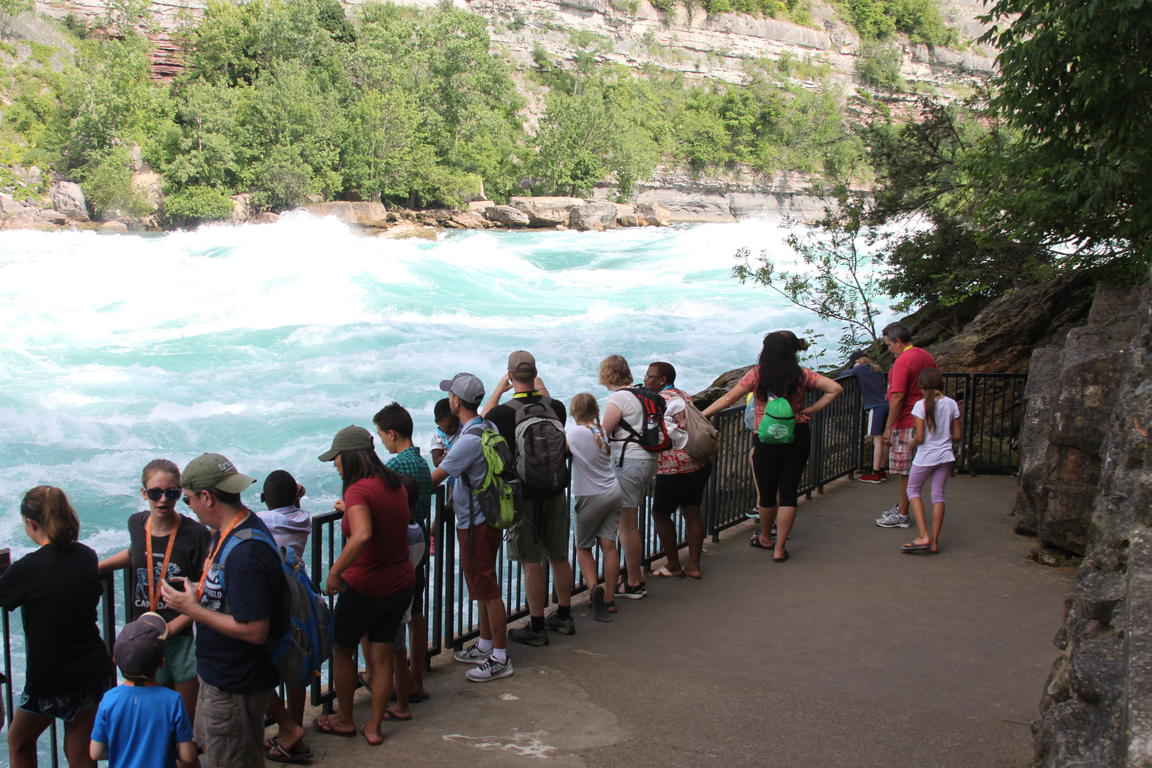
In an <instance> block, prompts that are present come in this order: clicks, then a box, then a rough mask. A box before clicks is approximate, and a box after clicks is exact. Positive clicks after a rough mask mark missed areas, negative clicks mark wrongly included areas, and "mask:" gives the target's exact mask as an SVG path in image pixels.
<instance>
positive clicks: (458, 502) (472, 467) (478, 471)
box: [440, 416, 496, 528]
mask: <svg viewBox="0 0 1152 768" xmlns="http://www.w3.org/2000/svg"><path fill="white" fill-rule="evenodd" d="M485 425H486V426H487V427H488V428H491V429H495V428H496V427H495V425H493V424H490V423H487V422H485V421H484V419H482V418H480V417H479V416H477V417H476V418H474V419H472V421H470V422H468V423H467V424H464V425H463V426H461V427H460V431H459V432H457V433H456V439H455V440H453V441H452V448H451V449H450V450H449V451H448V453H447V454H446V455H445V456H444V459H443V460H442V461H441V462H440V469H442V470H444V471H445V472H447V473H448V474H449V475H450V476H452V477H455V478H460V476H461V475H464V474H467V476H468V482H467V483H466V482H464V481H463V480H460V481H458V482H457V483H456V484H455V485H453V486H452V508H453V509H454V510H455V512H456V527H457V528H471V527H472V526H474V525H480V524H482V523H483V522H484V513H483V512H482V511H481V510H480V504H479V503H478V502H477V501H476V499H475V497H474V496H473V495H472V491H470V490H468V485H469V483H471V485H472V487H473V488H475V487H476V486H478V485H480V483H482V482H484V475H486V474H487V473H488V464H487V462H485V461H484V452H483V450H482V449H481V447H480V432H481V431H482V429H483V427H484V426H485ZM470 433H471V434H470Z"/></svg>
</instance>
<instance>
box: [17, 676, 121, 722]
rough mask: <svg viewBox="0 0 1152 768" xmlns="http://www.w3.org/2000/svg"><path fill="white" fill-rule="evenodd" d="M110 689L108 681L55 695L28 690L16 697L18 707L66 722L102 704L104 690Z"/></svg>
mask: <svg viewBox="0 0 1152 768" xmlns="http://www.w3.org/2000/svg"><path fill="white" fill-rule="evenodd" d="M106 690H108V681H107V680H101V681H100V682H98V683H95V684H92V685H89V686H88V687H87V688H81V689H80V690H78V691H70V692H68V693H60V694H56V695H53V696H29V695H28V693H27V692H24V693H21V694H20V695H19V696H18V697H17V698H16V702H15V703H16V708H17V709H21V710H23V711H25V712H28V713H30V714H33V715H39V716H40V717H55V718H59V719H60V720H63V721H64V722H71V721H72V720H75V719H76V715H78V714H80V713H81V712H83V711H84V710H86V709H95V708H96V707H98V706H100V699H102V698H103V697H104V691H106Z"/></svg>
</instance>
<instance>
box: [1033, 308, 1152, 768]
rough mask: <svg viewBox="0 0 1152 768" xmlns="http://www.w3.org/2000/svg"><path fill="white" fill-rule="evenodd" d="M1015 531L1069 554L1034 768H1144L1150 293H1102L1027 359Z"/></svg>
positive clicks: (1150, 504) (1151, 658) (1150, 498)
mask: <svg viewBox="0 0 1152 768" xmlns="http://www.w3.org/2000/svg"><path fill="white" fill-rule="evenodd" d="M1029 381H1030V387H1031V388H1030V392H1029V397H1030V402H1029V411H1028V418H1027V423H1026V425H1025V430H1024V433H1023V434H1022V436H1021V439H1022V441H1023V442H1024V445H1023V451H1022V454H1023V458H1024V463H1023V466H1022V467H1021V476H1020V492H1019V497H1018V500H1017V505H1016V516H1017V525H1018V527H1029V528H1033V529H1035V530H1036V531H1037V532H1038V533H1039V535H1040V537H1041V539H1042V541H1045V542H1048V543H1054V544H1057V545H1059V546H1062V547H1065V548H1069V549H1072V550H1073V551H1079V552H1082V553H1083V554H1084V559H1083V562H1082V565H1081V566H1080V570H1079V583H1078V585H1077V587H1076V589H1075V591H1074V593H1073V594H1072V596H1071V597H1070V598H1069V600H1068V602H1067V605H1066V611H1065V624H1064V626H1063V627H1062V628H1061V629H1060V631H1059V632H1058V633H1057V636H1056V645H1057V647H1058V648H1059V649H1060V652H1061V653H1060V657H1059V658H1058V659H1057V661H1056V663H1055V665H1054V666H1053V669H1052V673H1051V675H1050V677H1049V679H1048V682H1047V685H1046V686H1045V689H1044V693H1043V698H1042V700H1041V706H1040V709H1041V719H1040V720H1039V721H1038V722H1037V723H1036V724H1035V726H1034V731H1035V734H1036V765H1037V766H1041V767H1043V768H1049V767H1050V768H1056V767H1057V766H1061V767H1063V766H1086V767H1087V766H1091V767H1092V768H1112V767H1113V766H1115V767H1116V768H1120V766H1124V767H1125V768H1149V767H1150V766H1152V453H1150V451H1149V440H1148V435H1149V429H1150V427H1152V289H1150V288H1149V287H1148V286H1145V287H1143V288H1139V289H1101V290H1100V291H1099V292H1098V293H1097V297H1096V301H1095V303H1094V306H1093V311H1092V315H1091V317H1090V321H1089V324H1088V325H1086V326H1084V327H1083V328H1081V329H1077V330H1074V331H1072V332H1071V333H1070V334H1069V335H1068V340H1067V343H1066V344H1065V345H1064V346H1063V347H1062V348H1048V349H1040V350H1037V351H1036V354H1035V355H1034V357H1033V368H1032V372H1031V375H1030V379H1029Z"/></svg>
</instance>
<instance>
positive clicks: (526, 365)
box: [508, 349, 536, 376]
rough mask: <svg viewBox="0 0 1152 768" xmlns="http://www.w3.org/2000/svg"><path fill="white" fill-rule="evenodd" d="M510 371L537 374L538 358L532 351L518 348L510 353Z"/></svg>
mask: <svg viewBox="0 0 1152 768" xmlns="http://www.w3.org/2000/svg"><path fill="white" fill-rule="evenodd" d="M508 373H530V374H532V375H533V376H535V375H536V358H534V357H532V353H531V352H526V351H524V350H523V349H518V350H516V351H515V352H513V353H512V354H510V355H508Z"/></svg>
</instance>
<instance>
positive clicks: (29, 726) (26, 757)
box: [8, 709, 52, 768]
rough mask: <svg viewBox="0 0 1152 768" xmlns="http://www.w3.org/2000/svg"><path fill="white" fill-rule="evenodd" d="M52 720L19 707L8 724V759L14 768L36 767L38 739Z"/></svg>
mask: <svg viewBox="0 0 1152 768" xmlns="http://www.w3.org/2000/svg"><path fill="white" fill-rule="evenodd" d="M51 723H52V720H51V719H50V718H47V717H41V716H40V715H34V714H32V713H31V712H25V711H24V710H22V709H17V710H15V711H14V712H13V713H12V722H11V723H9V725H8V759H9V761H10V763H9V764H10V765H11V766H12V768H36V741H37V740H38V739H39V738H40V734H42V733H44V731H45V729H47V728H48V726H49V725H51Z"/></svg>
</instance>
